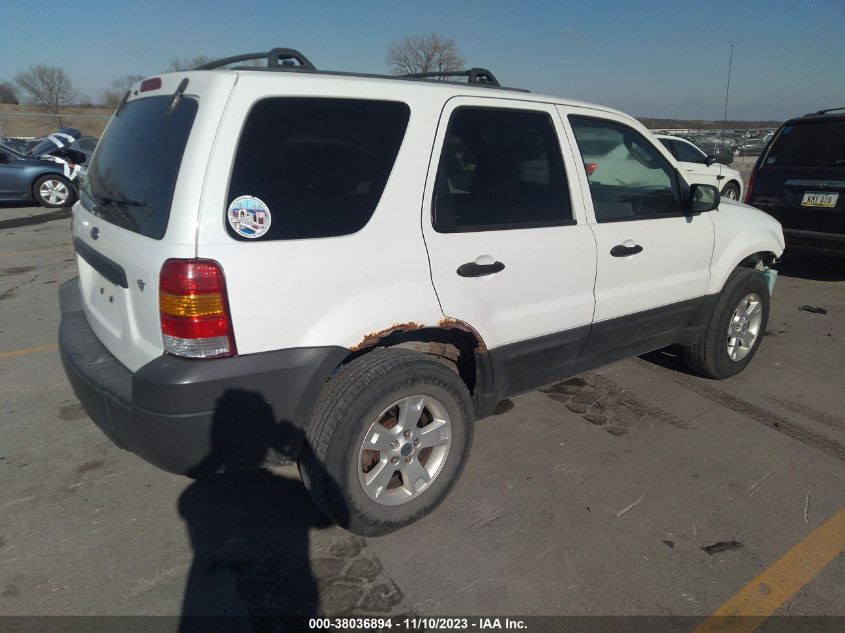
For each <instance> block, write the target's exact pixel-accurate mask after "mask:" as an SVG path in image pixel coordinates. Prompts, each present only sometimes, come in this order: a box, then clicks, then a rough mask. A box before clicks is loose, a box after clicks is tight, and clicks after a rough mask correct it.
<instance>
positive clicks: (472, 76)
mask: <svg viewBox="0 0 845 633" xmlns="http://www.w3.org/2000/svg"><path fill="white" fill-rule="evenodd" d="M396 77H398V78H400V79H443V78H445V77H466V78H467V83H468V84H472V85H476V86H493V87H496V88H500V87H501V84H500V83H499V80H498V79H496V77H495V76H494V75H493V73H491V72H490V71H489V70H487V69H486V68H468V69H466V70H448V71H435V72H429V73H408V74H405V75H396Z"/></svg>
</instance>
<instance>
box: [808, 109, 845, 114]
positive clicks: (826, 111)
mask: <svg viewBox="0 0 845 633" xmlns="http://www.w3.org/2000/svg"><path fill="white" fill-rule="evenodd" d="M837 110H845V108H827V109H826V110H819V111H818V112H814V113H813V114H827V113H828V112H836V111H837Z"/></svg>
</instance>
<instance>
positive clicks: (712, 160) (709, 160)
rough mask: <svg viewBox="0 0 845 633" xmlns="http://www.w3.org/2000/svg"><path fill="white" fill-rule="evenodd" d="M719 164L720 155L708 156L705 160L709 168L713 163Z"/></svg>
mask: <svg viewBox="0 0 845 633" xmlns="http://www.w3.org/2000/svg"><path fill="white" fill-rule="evenodd" d="M718 162H719V155H718V154H710V155H709V156H707V157H706V158H705V159H704V164H705V165H707V166H708V167H709V166H710V165H712V164H713V163H718Z"/></svg>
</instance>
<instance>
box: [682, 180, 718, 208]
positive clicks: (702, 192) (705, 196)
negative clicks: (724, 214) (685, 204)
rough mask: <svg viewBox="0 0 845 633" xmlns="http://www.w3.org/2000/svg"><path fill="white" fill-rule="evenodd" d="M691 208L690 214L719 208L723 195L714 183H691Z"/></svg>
mask: <svg viewBox="0 0 845 633" xmlns="http://www.w3.org/2000/svg"><path fill="white" fill-rule="evenodd" d="M690 200H691V208H690V210H689V214H690V215H698V214H699V213H706V212H707V211H713V210H715V209H718V208H719V202H721V200H722V196H721V194H720V193H719V190H718V189H716V187H714V186H713V185H691V186H690Z"/></svg>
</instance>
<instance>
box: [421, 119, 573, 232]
mask: <svg viewBox="0 0 845 633" xmlns="http://www.w3.org/2000/svg"><path fill="white" fill-rule="evenodd" d="M572 223H574V222H573V220H572V209H571V206H570V201H569V190H568V187H567V182H566V173H565V172H564V167H563V159H562V157H561V153H560V144H559V142H558V138H557V134H556V133H555V129H554V126H553V125H552V121H551V118H550V117H549V115H548V114H546V113H543V112H528V111H518V110H495V109H486V108H485V109H482V108H459V109H457V110H455V112H454V113H453V114H452V117H451V119H450V120H449V127H448V129H447V131H446V138H445V140H444V142H443V151H442V154H441V156H440V167H439V170H438V175H437V185H436V196H435V201H434V228H435V229H436V230H437V231H439V232H442V233H448V232H456V231H489V230H495V229H522V228H533V227H539V226H556V225H557V226H559V225H562V224H572Z"/></svg>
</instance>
